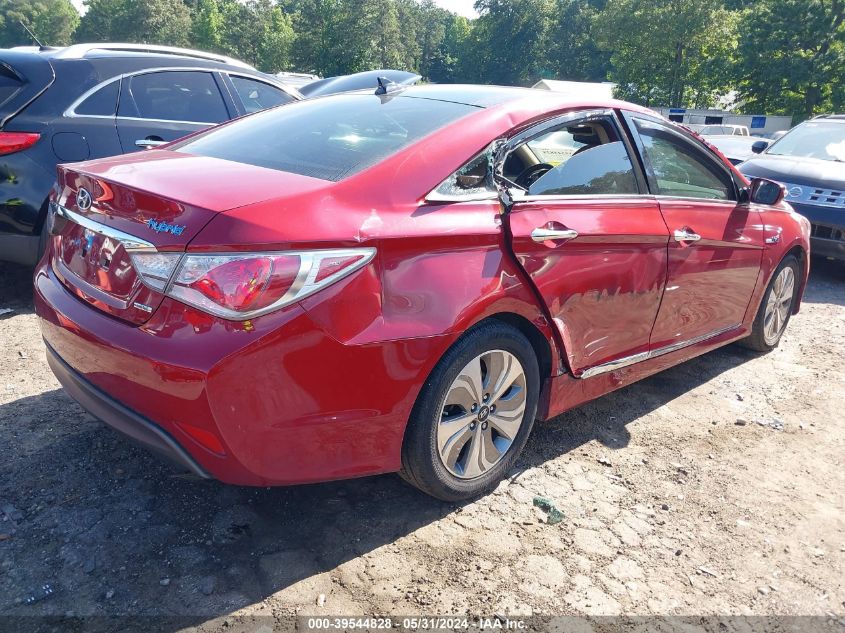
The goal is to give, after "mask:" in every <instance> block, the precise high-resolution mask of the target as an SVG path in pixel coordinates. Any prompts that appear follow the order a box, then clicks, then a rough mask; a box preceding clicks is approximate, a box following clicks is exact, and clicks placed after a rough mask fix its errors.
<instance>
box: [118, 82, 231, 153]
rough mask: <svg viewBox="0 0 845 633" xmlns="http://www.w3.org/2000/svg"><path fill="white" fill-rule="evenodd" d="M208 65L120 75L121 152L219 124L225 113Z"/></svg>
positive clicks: (119, 131)
mask: <svg viewBox="0 0 845 633" xmlns="http://www.w3.org/2000/svg"><path fill="white" fill-rule="evenodd" d="M219 81H220V79H219V78H218V77H217V73H216V72H215V71H212V70H203V69H192V70H155V71H150V72H143V73H138V74H134V75H130V76H127V77H124V79H123V82H122V85H121V90H120V104H119V106H118V110H117V131H118V135H119V137H120V145H121V147H122V148H123V152H124V153H128V152H134V151H137V150H139V149H144V148H148V147H154V146H155V145H156V144H162V143H165V142H169V141H174V140H176V139H177V138H181V137H182V136H185V135H187V134H191V133H192V132H196V131H198V130H202V129H204V128H207V127H210V126H212V125H216V124H217V123H222V122H223V121H226V120H228V119H230V118H232V117H233V116H235V115H236V113H235V112H231V113H230V112H229V109H228V108H227V106H226V102H225V101H224V99H223V94H222V93H221V91H220V85H219V83H218V82H219Z"/></svg>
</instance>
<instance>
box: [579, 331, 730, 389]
mask: <svg viewBox="0 0 845 633" xmlns="http://www.w3.org/2000/svg"><path fill="white" fill-rule="evenodd" d="M740 327H742V326H741V324H737V325H731V326H729V327H723V328H719V329H718V330H713V331H712V332H708V333H707V334H702V335H701V336H696V337H694V338H691V339H687V340H684V341H678V342H677V343H672V344H671V345H665V346H663V347H659V348H657V349H653V350H651V351H648V352H639V353H637V354H633V355H631V356H624V357H622V358H617V359H616V360H612V361H609V362H607V363H602V364H601V365H596V366H595V367H589V368H587V369H585V370H584V371H582V372H581V374H580V375H578V376H576V377H577V378H592V377H593V376H599V375H601V374H606V373H607V372H610V371H615V370H617V369H622V368H623V367H628V366H629V365H634V364H636V363H641V362H643V361H646V360H651V359H652V358H657V357H658V356H664V355H666V354H671V353H672V352H677V351H678V350H681V349H684V348H685V347H689V346H691V345H696V344H697V343H703V342H704V341H707V340H709V339H711V338H716V337H717V336H719V335H721V334H725V333H726V332H730V331H731V330H736V329H738V328H740Z"/></svg>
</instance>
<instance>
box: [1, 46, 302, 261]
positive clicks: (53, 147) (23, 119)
mask: <svg viewBox="0 0 845 633" xmlns="http://www.w3.org/2000/svg"><path fill="white" fill-rule="evenodd" d="M301 98H302V97H301V95H300V94H299V93H298V92H297V91H296V89H295V88H290V87H286V86H285V85H283V84H282V83H281V82H279V81H278V80H277V79H275V78H274V77H272V76H269V75H265V74H264V73H260V72H258V71H256V70H255V69H253V68H252V67H250V66H248V65H247V64H244V63H243V62H239V61H237V60H234V59H230V58H228V57H224V56H221V55H214V54H209V53H203V52H200V51H192V50H187V49H181V48H170V47H162V46H147V45H137V44H90V45H89V44H80V45H75V46H68V47H65V48H46V47H42V48H38V47H21V48H15V49H6V50H0V176H2V177H0V259H5V260H9V261H14V262H19V263H22V264H28V265H32V264H34V263H35V262H36V260H37V258H38V255H39V253H40V251H41V250H42V249H43V245H44V239H45V238H44V234H43V226H44V218H45V217H46V215H47V195H48V193H49V191H50V186H51V185H52V183H53V181H54V180H55V176H56V164H57V163H62V162H69V161H79V160H85V159H89V158H98V157H102V156H110V155H112V154H121V153H128V152H134V151H137V150H140V149H141V148H144V147H151V146H155V145H156V144H161V143H164V142H166V141H172V140H174V139H176V138H179V137H181V136H184V135H186V134H189V133H191V132H196V131H197V130H201V129H204V128H206V127H208V126H210V125H214V124H217V123H220V122H221V121H227V120H229V119H231V118H233V117H237V116H241V115H243V114H247V113H250V112H255V111H256V110H261V109H263V108H268V107H272V106H275V105H279V104H281V103H287V102H290V101H295V100H298V99H301Z"/></svg>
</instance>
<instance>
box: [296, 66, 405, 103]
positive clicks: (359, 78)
mask: <svg viewBox="0 0 845 633" xmlns="http://www.w3.org/2000/svg"><path fill="white" fill-rule="evenodd" d="M379 78H382V79H387V80H388V81H390V82H393V83H395V84H397V85H399V86H411V85H413V84H415V83H417V82H418V81H419V80H420V79H421V77H420V76H419V75H417V74H416V73H411V72H408V71H407V70H393V69H390V68H382V69H380V70H365V71H364V72H360V73H352V74H351V75H340V76H338V77H326V78H325V79H317V80H316V81H312V82H310V83H307V84H305V85H302V86H299V91H300V92H301V93H302V94H303V95H304V96H306V97H308V98H312V97H324V96H326V95H331V94H337V93H339V92H351V91H353V90H364V89H366V88H370V87H371V86H375V85H376V82H377V81H378V79H379Z"/></svg>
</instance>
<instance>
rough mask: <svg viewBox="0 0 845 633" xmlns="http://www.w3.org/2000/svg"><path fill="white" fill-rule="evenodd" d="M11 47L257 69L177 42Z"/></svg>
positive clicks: (57, 54) (50, 54) (55, 54)
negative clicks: (163, 44) (195, 61)
mask: <svg viewBox="0 0 845 633" xmlns="http://www.w3.org/2000/svg"><path fill="white" fill-rule="evenodd" d="M11 50H14V51H21V52H28V53H36V54H38V55H40V56H42V57H46V58H49V59H51V60H52V59H55V60H59V59H95V58H103V57H109V58H113V57H145V58H149V57H157V58H161V59H162V60H166V59H169V60H172V61H177V60H184V59H186V58H187V59H191V60H199V61H205V62H212V63H217V64H224V65H226V66H235V67H238V68H242V69H245V70H255V68H254V67H253V66H250V65H249V64H247V63H246V62H242V61H240V60H238V59H234V58H233V57H228V56H226V55H218V54H217V53H208V52H205V51H199V50H195V49H190V48H179V47H176V46H159V45H156V44H131V43H122V42H106V43H96V44H73V45H71V46H64V47H50V46H16V47H14V48H12V49H11Z"/></svg>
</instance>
